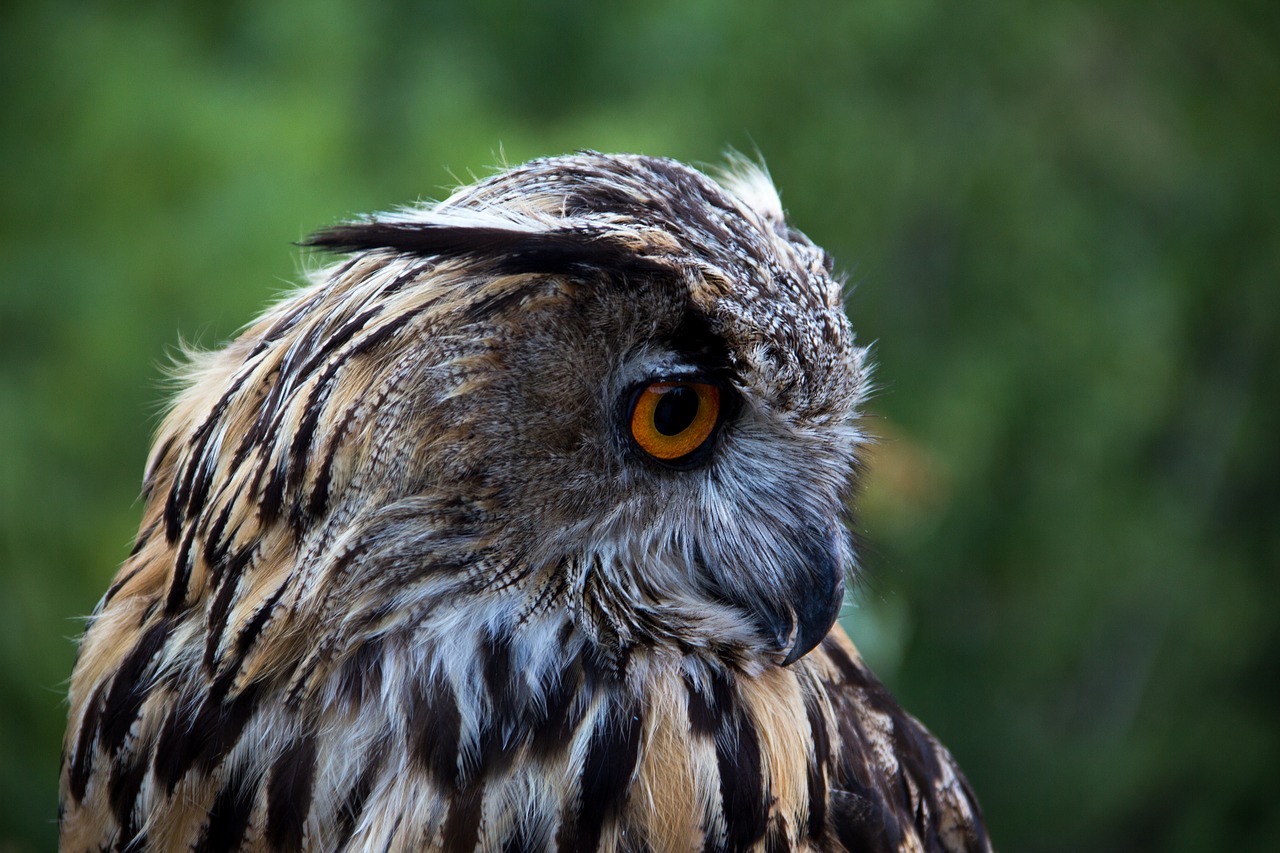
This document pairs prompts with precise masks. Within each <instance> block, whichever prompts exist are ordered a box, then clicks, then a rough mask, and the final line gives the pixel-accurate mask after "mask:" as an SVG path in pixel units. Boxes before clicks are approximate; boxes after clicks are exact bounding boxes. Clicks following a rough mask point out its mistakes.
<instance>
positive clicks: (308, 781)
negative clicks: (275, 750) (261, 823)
mask: <svg viewBox="0 0 1280 853" xmlns="http://www.w3.org/2000/svg"><path fill="white" fill-rule="evenodd" d="M315 772H316V740H315V737H314V736H310V735H308V736H305V737H302V738H300V739H298V740H295V741H294V742H293V743H291V744H289V746H288V747H286V748H285V751H284V753H283V754H282V755H281V756H280V757H279V758H277V759H276V760H275V763H274V764H272V765H271V772H270V774H269V775H268V777H267V829H266V838H267V843H269V844H270V845H271V846H272V847H274V848H276V849H277V850H301V849H302V838H303V828H304V825H305V823H306V819H307V813H308V812H309V811H310V810H311V795H312V786H313V785H314V783H315Z"/></svg>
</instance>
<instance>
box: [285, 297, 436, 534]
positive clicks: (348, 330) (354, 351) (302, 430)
mask: <svg viewBox="0 0 1280 853" xmlns="http://www.w3.org/2000/svg"><path fill="white" fill-rule="evenodd" d="M382 310H383V309H382V308H380V307H378V308H371V309H369V310H368V311H365V312H364V313H363V314H361V315H360V316H359V317H356V318H355V319H354V320H352V321H350V322H349V323H347V325H346V326H344V327H343V328H342V329H340V330H339V332H338V333H337V336H336V337H337V338H338V340H337V341H336V342H332V341H326V342H325V346H324V349H323V352H322V353H321V354H319V355H317V356H316V357H315V358H313V359H312V360H311V361H309V362H308V363H307V365H305V366H304V369H306V370H311V369H314V364H318V361H319V359H320V358H321V357H322V356H323V355H328V354H330V353H331V352H332V351H333V350H335V349H337V347H338V346H339V345H340V344H342V343H345V342H346V341H347V340H348V339H349V338H350V337H352V336H353V335H355V334H356V333H357V332H358V331H360V330H361V329H363V328H364V327H365V325H367V323H368V321H369V320H370V319H373V318H374V317H376V316H377V315H378V314H379V313H381V311H382ZM414 316H415V315H414V314H413V313H405V314H400V315H398V316H396V317H394V318H392V319H391V320H388V321H387V322H386V323H384V324H382V325H381V326H379V327H378V328H376V329H374V330H373V331H371V332H369V333H368V334H366V335H364V336H363V337H362V338H360V339H359V340H357V341H355V342H354V343H353V344H352V345H351V347H350V349H349V351H348V352H346V353H345V354H344V355H343V357H342V358H340V359H335V360H333V361H330V362H329V364H328V365H326V366H325V369H324V372H323V373H321V375H320V377H319V378H318V379H317V380H316V382H315V385H314V386H313V387H312V389H311V393H310V394H309V395H308V397H307V401H306V404H305V406H304V407H303V416H302V420H301V422H300V423H299V424H298V429H297V432H295V433H294V436H293V443H292V445H291V446H290V448H289V473H288V477H287V480H286V483H285V485H286V488H288V489H294V488H297V487H298V486H299V485H300V484H301V483H302V481H303V475H304V472H305V468H306V464H305V463H306V461H307V459H308V458H310V455H311V450H312V441H313V438H314V436H315V431H316V428H317V427H318V425H319V423H320V415H321V413H322V412H323V410H324V400H323V399H322V398H324V397H327V395H328V394H329V392H330V391H331V390H332V387H333V380H334V377H336V376H337V374H338V373H339V371H341V370H342V369H343V368H344V367H346V366H347V363H348V362H349V361H350V360H351V359H352V358H353V357H355V356H357V355H361V354H363V353H365V352H368V351H369V350H371V349H373V348H375V347H376V346H378V345H380V344H382V343H384V342H385V341H387V340H388V339H389V338H390V337H392V336H393V335H394V334H395V333H396V332H398V331H399V330H400V329H402V328H404V326H405V325H407V324H408V323H409V322H410V321H411V320H412V319H413V318H414ZM348 417H350V411H348ZM330 448H331V449H330V453H329V457H328V461H329V462H331V461H332V458H333V456H332V454H333V451H334V449H336V445H334V444H331V445H330ZM324 472H325V481H326V482H325V489H326V490H327V485H328V483H327V481H328V476H329V468H328V466H327V465H326V467H325V468H324ZM322 509H323V502H317V501H316V493H315V492H314V491H313V492H312V495H311V499H310V500H309V501H307V503H306V505H305V506H304V505H303V504H301V503H298V504H296V505H295V511H296V512H297V513H299V517H298V519H297V522H298V523H297V524H296V525H295V526H299V527H301V526H302V525H303V524H304V523H305V522H306V521H309V520H311V519H313V518H315V516H317V515H318V514H319V512H320V511H321V510H322Z"/></svg>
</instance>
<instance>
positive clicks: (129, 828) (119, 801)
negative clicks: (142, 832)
mask: <svg viewBox="0 0 1280 853" xmlns="http://www.w3.org/2000/svg"><path fill="white" fill-rule="evenodd" d="M146 775H147V760H146V757H145V756H129V757H128V758H126V759H125V760H123V761H117V762H115V763H113V764H112V765H111V776H110V780H109V781H108V782H107V791H108V792H109V795H110V796H109V799H110V801H111V813H112V814H113V815H115V819H116V823H118V824H119V825H120V836H119V837H120V840H121V841H122V842H123V841H128V840H130V839H132V838H133V837H134V836H135V835H137V834H138V822H137V821H136V820H135V819H134V816H133V807H134V805H135V804H136V803H137V801H138V791H140V790H141V789H142V779H143V777H145V776H146Z"/></svg>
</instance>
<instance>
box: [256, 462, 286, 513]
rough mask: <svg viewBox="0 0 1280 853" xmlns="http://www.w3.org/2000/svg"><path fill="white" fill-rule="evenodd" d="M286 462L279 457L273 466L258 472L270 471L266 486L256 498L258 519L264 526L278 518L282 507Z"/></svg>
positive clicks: (267, 466) (266, 466) (265, 466)
mask: <svg viewBox="0 0 1280 853" xmlns="http://www.w3.org/2000/svg"><path fill="white" fill-rule="evenodd" d="M287 463H288V460H287V459H286V458H285V457H284V456H280V457H279V458H278V459H277V460H276V461H275V463H274V464H272V465H265V463H264V466H263V468H261V469H259V471H260V472H262V471H267V470H270V472H271V473H270V476H268V477H267V484H266V486H264V487H263V488H262V492H261V494H260V495H259V497H258V517H259V518H261V519H262V521H263V523H264V524H270V523H271V522H273V521H275V520H276V519H277V518H279V517H280V508H281V506H283V505H284V485H285V478H286V476H287V475H288V472H289V471H288V467H287Z"/></svg>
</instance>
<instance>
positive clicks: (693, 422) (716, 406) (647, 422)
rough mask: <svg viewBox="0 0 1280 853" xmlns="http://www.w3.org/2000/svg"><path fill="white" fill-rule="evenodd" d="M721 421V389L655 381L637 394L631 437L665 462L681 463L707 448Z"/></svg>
mask: <svg viewBox="0 0 1280 853" xmlns="http://www.w3.org/2000/svg"><path fill="white" fill-rule="evenodd" d="M719 421H720V389H719V388H718V387H717V386H715V385H712V384H711V383H709V382H681V381H668V382H651V383H649V384H648V385H645V386H643V387H642V388H640V390H639V391H638V392H636V397H635V402H634V403H632V406H631V437H632V438H634V439H635V440H636V444H638V445H640V449H641V450H643V451H644V452H645V453H648V454H649V455H650V456H652V457H653V458H654V459H657V460H659V461H661V462H668V463H680V462H683V461H685V460H686V458H687V457H689V456H691V455H692V454H693V453H694V452H696V451H697V450H699V449H700V448H702V447H703V446H705V445H706V443H707V441H708V440H709V439H710V438H711V434H712V433H713V432H715V428H716V424H717V423H719Z"/></svg>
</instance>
